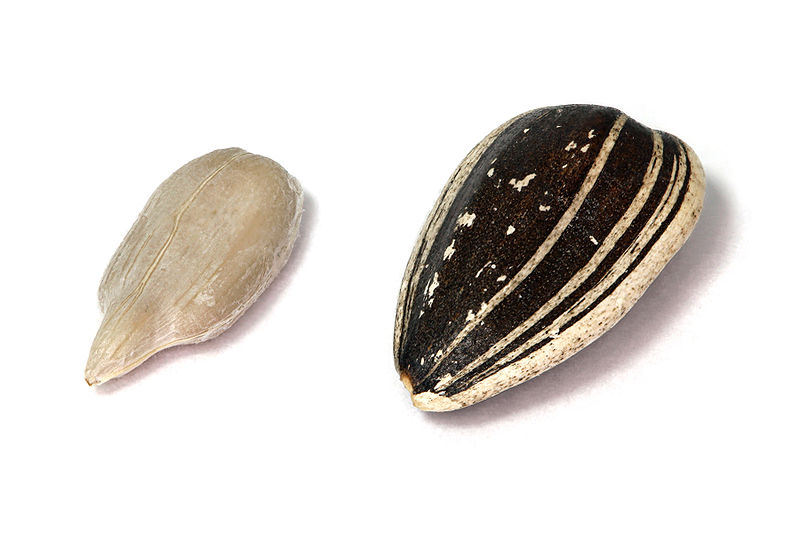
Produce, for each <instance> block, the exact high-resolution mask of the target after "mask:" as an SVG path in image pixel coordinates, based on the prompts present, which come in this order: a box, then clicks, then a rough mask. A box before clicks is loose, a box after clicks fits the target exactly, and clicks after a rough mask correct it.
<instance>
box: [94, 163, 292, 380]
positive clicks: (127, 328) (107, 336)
mask: <svg viewBox="0 0 800 533" xmlns="http://www.w3.org/2000/svg"><path fill="white" fill-rule="evenodd" d="M302 205H303V192H302V189H301V188H300V184H299V183H298V182H297V180H295V179H294V178H293V177H292V176H290V175H289V174H288V173H287V172H286V170H285V169H284V168H283V167H281V166H280V165H279V164H277V163H276V162H274V161H272V160H271V159H268V158H266V157H262V156H259V155H255V154H251V153H248V152H246V151H244V150H242V149H240V148H229V149H225V150H216V151H214V152H211V153H209V154H206V155H204V156H202V157H199V158H197V159H195V160H193V161H191V162H189V163H187V164H186V165H184V166H183V167H181V168H180V169H179V170H178V171H176V172H175V173H174V174H173V175H172V176H170V177H169V178H168V179H167V180H166V181H164V182H163V183H162V184H161V185H160V186H159V187H158V188H157V189H156V191H155V192H154V193H153V195H152V196H151V197H150V200H149V201H148V202H147V205H146V206H145V207H144V210H143V211H142V212H141V214H140V215H139V218H138V219H137V220H136V222H135V223H134V224H133V227H132V228H131V229H130V231H129V232H128V234H127V236H126V237H125V239H124V240H123V241H122V244H120V246H119V248H118V249H117V252H116V253H115V254H114V257H113V258H112V259H111V262H110V263H109V265H108V268H107V269H106V272H105V275H104V276H103V280H102V282H101V284H100V290H99V300H100V307H101V309H102V310H103V312H104V313H105V315H104V317H103V321H102V323H101V325H100V329H99V331H98V332H97V336H96V337H95V340H94V343H93V344H92V347H91V350H90V354H89V360H88V362H87V364H86V370H85V378H86V382H87V383H89V385H95V384H98V383H103V382H105V381H107V380H109V379H112V378H115V377H118V376H120V375H122V374H125V373H126V372H129V371H130V370H132V369H133V368H135V367H137V366H138V365H140V364H141V363H143V362H144V361H145V360H146V359H148V358H149V357H150V356H152V355H154V354H155V353H157V352H159V351H161V350H164V349H165V348H169V347H171V346H176V345H179V344H190V343H198V342H203V341H205V340H208V339H211V338H213V337H216V336H217V335H219V334H220V333H222V332H223V331H225V330H226V329H228V328H229V327H230V326H231V325H233V323H234V322H235V321H236V320H237V319H238V318H239V317H240V316H241V315H242V313H244V312H245V311H246V310H247V308H248V307H250V305H252V304H253V302H255V300H256V298H258V296H259V295H260V294H261V293H262V292H263V291H264V289H265V288H266V287H267V286H268V285H269V284H270V282H271V281H272V280H273V278H274V277H275V276H276V275H277V273H278V272H279V271H280V270H281V268H283V266H284V264H286V261H287V260H288V258H289V254H290V253H291V250H292V247H293V245H294V241H295V239H296V237H297V232H298V228H299V225H300V217H301V213H302Z"/></svg>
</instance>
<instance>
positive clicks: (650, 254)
mask: <svg viewBox="0 0 800 533" xmlns="http://www.w3.org/2000/svg"><path fill="white" fill-rule="evenodd" d="M703 192H704V173H703V168H702V166H701V165H700V161H699V160H698V159H697V156H696V155H695V154H694V152H693V151H692V149H691V148H689V147H688V146H687V145H686V144H685V143H684V142H682V141H681V140H680V139H678V138H677V137H674V136H673V135H670V134H668V133H664V132H659V131H655V130H651V129H649V128H647V127H645V126H643V125H641V124H639V123H638V122H636V121H634V120H632V119H630V118H628V117H627V116H626V115H624V114H623V113H621V112H620V111H618V110H616V109H611V108H607V107H599V106H589V105H570V106H563V107H550V108H542V109H536V110H534V111H530V112H528V113H525V114H522V115H520V116H518V117H515V118H513V119H511V120H509V121H508V122H506V123H505V124H503V125H501V126H500V127H499V128H497V129H495V130H494V131H493V132H491V133H490V134H489V135H488V136H487V137H486V138H485V139H483V140H482V141H481V142H480V143H479V144H478V145H477V146H476V147H475V148H474V149H473V150H472V151H471V152H470V153H469V154H468V155H467V157H466V158H465V159H464V160H463V161H462V162H461V164H460V165H459V167H458V168H457V169H456V171H455V173H454V174H453V175H452V177H451V178H450V180H449V181H448V183H447V185H446V186H445V188H444V190H443V191H442V193H441V195H440V196H439V199H438V200H437V202H436V204H435V205H434V208H433V210H432V211H431V213H430V215H429V216H428V220H427V222H426V223H425V225H424V226H423V229H422V231H421V233H420V236H419V239H418V240H417V243H416V245H415V248H414V251H413V253H412V254H411V258H410V260H409V262H408V266H407V268H406V272H405V277H404V279H403V284H402V287H401V291H400V297H399V301H398V308H397V316H396V321H395V335H394V354H395V366H396V368H397V370H398V372H399V373H400V377H401V380H402V382H403V384H404V385H405V386H406V388H407V389H408V390H409V392H410V393H411V397H412V400H413V402H414V405H416V406H417V407H418V408H420V409H423V410H428V411H449V410H453V409H459V408H462V407H466V406H468V405H472V404H474V403H476V402H480V401H482V400H485V399H486V398H489V397H491V396H494V395H496V394H498V393H500V392H502V391H504V390H506V389H508V388H510V387H513V386H514V385H517V384H519V383H522V382H524V381H526V380H528V379H530V378H532V377H534V376H537V375H538V374H541V373H542V372H544V371H546V370H548V369H549V368H552V367H553V366H555V365H557V364H558V363H560V362H562V361H564V360H565V359H567V358H568V357H570V356H571V355H573V354H574V353H576V352H577V351H578V350H580V349H581V348H583V347H585V346H586V345H588V344H589V343H591V342H592V341H593V340H594V339H596V338H597V337H599V336H600V335H602V334H603V333H604V332H606V331H607V330H608V329H609V328H611V327H612V326H613V325H614V324H615V323H616V322H617V321H618V320H619V319H620V318H622V316H623V315H624V314H625V313H626V312H628V310H629V309H630V308H631V306H633V304H634V303H635V302H636V301H637V300H638V299H639V297H640V296H641V295H642V294H643V293H644V291H645V289H647V287H648V286H649V285H650V283H651V282H652V281H653V279H654V278H655V277H656V276H657V275H658V273H659V272H660V271H661V269H662V268H664V266H665V265H666V263H667V262H668V261H669V259H670V258H671V257H672V256H673V255H674V254H675V253H676V252H677V251H678V249H679V248H680V247H681V245H682V244H683V243H684V242H685V240H686V239H687V237H688V236H689V233H690V232H691V231H692V228H693V227H694V225H695V222H696V221H697V217H698V215H699V213H700V209H701V207H702V203H703Z"/></svg>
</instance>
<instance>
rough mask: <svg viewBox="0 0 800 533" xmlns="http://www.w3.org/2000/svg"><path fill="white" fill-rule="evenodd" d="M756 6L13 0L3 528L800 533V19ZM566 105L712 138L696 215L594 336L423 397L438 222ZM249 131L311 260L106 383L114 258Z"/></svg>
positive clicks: (6, 23) (0, 87) (0, 117)
mask: <svg viewBox="0 0 800 533" xmlns="http://www.w3.org/2000/svg"><path fill="white" fill-rule="evenodd" d="M9 4H10V3H9ZM738 4H739V3H736V2H725V3H723V2H720V3H718V4H712V3H706V4H704V3H700V2H678V1H672V2H658V3H654V2H635V3H634V2H631V3H619V2H600V1H595V2H577V1H576V2H548V3H546V4H535V3H533V2H520V3H518V4H513V3H504V2H489V1H486V2H481V3H476V4H469V3H463V2H460V3H457V4H455V3H454V4H451V5H443V4H442V5H439V4H436V3H433V2H420V3H416V2H396V3H391V4H389V3H382V2H369V3H363V4H357V3H349V2H329V3H320V4H304V3H300V2H281V3H266V2H265V3H253V4H239V3H236V2H213V3H210V2H191V3H186V4H183V5H178V4H170V3H167V2H155V3H148V2H138V3H135V4H134V3H130V4H129V5H127V6H123V5H121V3H114V2H98V3H96V4H90V3H85V2H58V3H55V2H54V3H51V4H47V3H39V2H17V3H15V5H8V4H4V5H3V7H2V8H1V11H0V57H1V58H2V71H1V72H0V76H1V77H2V80H0V150H1V151H2V166H1V167H0V168H2V176H1V177H0V179H2V184H3V188H2V191H3V195H2V210H0V217H1V220H0V222H1V223H2V224H1V225H0V228H2V229H1V230H0V231H2V236H1V237H2V250H3V252H2V263H1V264H0V268H2V287H3V295H2V308H1V310H0V312H1V313H2V325H3V326H2V328H3V329H2V335H3V344H2V348H0V351H1V352H2V353H1V354H0V380H2V384H1V385H0V424H1V426H0V427H1V428H2V436H1V437H0V530H3V531H9V532H16V531H75V530H78V529H80V530H82V531H101V530H103V531H106V530H108V531H264V530H272V531H406V532H407V531H416V530H423V531H437V532H438V531H504V530H512V528H513V529H520V530H531V531H532V530H537V531H734V530H741V531H770V532H771V531H798V528H800V521H798V518H797V508H796V506H797V502H798V496H799V494H798V476H800V468H798V459H797V455H798V449H799V446H800V439H798V436H797V425H798V413H797V411H798V405H800V404H799V403H798V402H799V401H800V393H798V386H797V375H798V371H799V370H800V363H798V348H797V345H796V343H795V337H796V330H797V325H796V323H797V319H798V311H797V304H796V302H797V299H798V296H800V295H799V294H798V283H797V268H796V261H794V251H795V249H796V241H797V238H798V224H797V218H796V214H797V211H798V210H799V209H800V206H798V193H800V188H799V187H798V178H799V177H800V176H798V171H797V158H798V152H800V142H798V138H800V121H798V119H800V116H798V115H799V114H798V89H800V87H798V82H797V73H798V59H797V58H798V51H799V50H800V44H799V43H798V38H797V29H796V27H795V25H796V22H797V20H798V17H797V13H791V12H790V8H789V7H788V6H790V5H791V3H790V2H785V3H779V2H770V1H761V2H755V3H748V5H750V6H751V7H749V8H748V9H744V8H741V7H737V5H738ZM567 103H595V104H604V105H611V106H614V107H618V108H620V109H622V110H624V111H625V112H626V113H628V114H629V115H630V116H632V117H633V118H634V119H636V120H639V121H640V122H643V123H644V124H647V125H649V126H652V127H655V128H658V129H662V130H666V131H669V132H672V133H674V134H676V135H678V136H680V137H681V138H683V139H684V140H685V141H686V142H687V143H689V144H690V145H691V146H692V147H693V148H694V149H695V151H696V152H697V153H698V154H699V156H700V158H701V160H702V161H703V163H704V165H705V168H706V172H707V196H706V205H705V208H704V210H703V213H702V216H701V218H700V221H699V223H698V225H697V228H696V230H695V232H694V234H693V236H692V237H691V238H690V240H689V241H688V242H687V244H686V245H685V247H684V248H683V249H682V250H681V251H680V253H679V254H678V255H677V256H676V257H675V258H674V259H673V261H672V262H671V263H670V264H669V265H668V266H667V268H666V269H665V270H664V272H663V273H662V275H661V276H660V277H659V278H658V279H657V280H656V281H655V283H654V284H653V285H652V287H651V288H650V289H649V290H648V292H647V293H646V294H645V296H644V297H643V298H642V299H641V301H640V302H639V303H638V304H637V305H636V306H635V307H634V308H633V310H632V311H631V312H630V313H629V315H628V316H627V317H626V318H625V319H623V320H622V321H621V322H620V323H619V324H618V325H617V326H616V327H615V328H614V329H613V330H611V331H610V332H609V333H607V334H606V335H604V336H603V337H602V338H601V339H600V340H598V341H597V342H596V343H594V344H593V345H592V346H590V347H589V348H587V349H585V350H584V351H583V352H582V353H581V354H579V355H577V356H575V357H574V358H572V359H571V360H569V361H568V362H566V363H564V364H562V365H561V366H559V367H557V368H555V369H554V370H552V371H550V372H548V373H546V374H545V375H543V376H541V377H538V378H536V379H534V380H533V381H530V382H528V383H526V384H524V385H522V386H519V387H517V388H515V389H513V390H510V391H508V392H506V393H504V394H501V395H500V396H498V397H496V398H494V399H491V400H489V401H486V402H484V403H482V404H479V405H477V406H474V407H470V408H468V409H465V410H463V411H459V412H454V413H449V414H426V413H422V412H420V411H417V410H416V409H415V408H414V407H412V405H411V403H410V401H409V398H408V395H407V393H406V391H405V389H404V388H403V386H402V385H401V383H400V381H399V380H398V378H397V375H396V373H395V370H394V367H393V362H392V330H393V321H394V310H395V304H396V298H397V293H398V290H399V286H400V281H401V278H402V275H403V270H404V268H405V264H406V261H407V259H408V255H409V253H410V252H411V249H412V246H413V243H414V240H415V239H416V235H417V232H418V230H419V228H420V226H421V225H422V223H423V221H424V219H425V216H426V214H427V212H428V210H429V209H430V207H431V206H432V204H433V202H434V200H435V198H436V196H437V195H438V192H439V190H440V189H441V187H442V186H443V185H444V183H445V181H446V180H447V178H448V177H449V175H450V173H451V172H452V171H453V169H454V168H455V167H456V165H457V164H458V162H459V161H460V160H461V158H462V157H463V156H464V155H466V153H467V151H468V150H469V149H470V148H471V147H472V146H473V145H474V144H475V143H477V142H478V141H479V140H480V139H481V138H482V137H483V136H484V135H485V134H486V133H488V132H489V131H490V130H491V129H492V128H494V127H495V126H497V125H498V124H500V123H502V122H503V121H505V120H506V119H508V118H510V117H512V116H514V115H516V114H518V113H520V112H523V111H526V110H528V109H532V108H536V107H542V106H548V105H558V104H567ZM228 146H241V147H243V148H245V149H247V150H250V151H253V152H256V153H260V154H263V155H266V156H269V157H271V158H273V159H275V160H276V161H278V162H280V163H281V164H282V165H283V166H285V167H286V168H287V169H288V170H289V171H290V172H291V173H292V174H294V175H295V176H297V177H298V179H299V180H300V181H301V183H302V184H303V186H304V187H305V190H306V212H305V215H304V219H303V223H302V228H301V231H302V235H301V236H300V239H299V241H298V244H297V247H296V250H295V252H294V254H293V256H292V258H291V260H290V263H289V264H288V266H287V267H286V269H285V270H284V271H283V272H282V273H281V275H280V276H279V278H278V279H277V280H276V282H275V283H274V285H273V286H272V287H270V289H268V291H267V293H265V294H264V296H263V297H262V298H261V299H260V300H259V301H258V302H257V304H256V305H255V306H254V307H253V308H252V309H251V310H250V311H249V312H248V313H247V314H246V315H245V316H244V317H243V318H242V319H241V320H240V321H239V323H237V324H236V325H235V326H234V327H233V328H232V329H231V330H230V331H229V332H227V333H225V334H224V335H223V336H222V337H220V338H218V339H217V340H214V341H211V342H208V343H206V344H202V345H197V346H192V347H182V348H176V349H172V350H169V351H168V352H164V353H161V354H159V355H157V356H155V357H154V358H152V359H151V360H149V361H148V362H147V363H145V364H144V365H142V366H141V367H140V368H138V369H136V370H135V371H133V372H131V373H130V374H129V375H127V376H126V377H123V378H120V379H117V380H115V381H113V382H110V383H108V384H106V385H103V386H100V387H97V388H91V389H90V388H89V387H87V386H86V383H84V381H83V367H84V364H85V360H86V357H87V355H88V348H89V345H90V344H91V341H92V339H93V337H94V334H95V331H96V328H97V326H98V325H99V322H100V312H99V309H98V305H97V301H96V289H97V285H98V282H99V280H100V277H101V275H102V273H103V270H104V268H105V266H106V263H107V261H108V260H109V258H110V257H111V255H112V253H113V252H114V250H115V249H116V246H117V245H118V243H119V242H120V240H121V239H122V237H123V236H124V234H125V233H126V231H127V230H128V228H129V226H130V224H132V223H133V221H134V219H135V218H136V215H137V214H138V212H139V210H140V209H141V208H142V207H143V206H144V203H145V201H146V200H147V198H148V197H149V195H150V193H151V192H152V191H153V190H154V189H155V187H156V186H157V185H158V184H159V183H160V182H161V181H162V180H163V179H165V178H166V177H167V176H169V174H170V173H172V171H174V170H175V169H177V168H178V167H180V166H181V165H183V164H184V163H186V162H187V161H189V160H190V159H192V158H194V157H197V156H199V155H201V154H204V153H206V152H208V151H211V150H213V149H216V148H223V147H228Z"/></svg>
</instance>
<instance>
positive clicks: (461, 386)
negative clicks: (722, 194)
mask: <svg viewBox="0 0 800 533" xmlns="http://www.w3.org/2000/svg"><path fill="white" fill-rule="evenodd" d="M660 133H661V135H662V136H663V137H664V140H665V146H666V143H667V142H668V140H669V142H671V143H673V144H674V145H676V146H677V145H678V143H681V141H679V140H678V139H677V138H675V137H674V136H672V135H670V134H667V133H663V132H660ZM683 154H684V156H685V157H686V168H685V171H684V176H683V179H684V181H683V184H682V187H681V191H680V192H679V193H678V198H677V199H676V201H675V204H674V205H673V207H672V210H671V211H670V213H669V215H668V216H667V218H666V219H665V220H664V222H663V223H662V224H661V226H659V228H658V229H657V230H656V232H655V233H654V235H653V236H652V237H651V239H650V240H649V241H648V242H647V244H646V245H645V246H644V247H643V248H642V250H641V251H640V252H639V254H638V255H637V256H636V258H635V259H634V261H633V262H632V263H631V265H630V266H629V267H628V269H627V270H626V271H625V272H624V273H623V274H622V275H620V276H619V277H618V278H617V280H616V281H615V282H614V283H613V284H612V285H611V286H610V287H609V288H608V289H607V290H606V291H604V292H603V293H602V294H601V295H600V296H599V297H598V298H597V299H596V300H595V301H594V302H592V303H591V304H590V305H589V306H588V307H587V308H586V309H585V310H583V311H581V312H580V313H578V314H577V315H576V316H574V317H573V318H572V319H571V320H570V321H568V322H567V323H566V324H565V325H564V327H563V328H562V332H563V331H566V330H567V329H569V328H570V327H571V326H572V325H574V324H575V323H577V322H578V321H579V320H580V319H581V318H583V317H584V316H586V315H587V314H588V313H590V312H591V311H592V310H593V309H594V308H595V307H597V305H599V304H600V302H602V301H603V300H605V299H606V298H607V297H608V296H609V295H610V294H612V293H613V292H614V291H615V290H616V289H617V287H619V285H620V284H621V283H622V282H623V281H624V280H625V279H626V278H627V276H628V274H630V273H631V272H633V270H635V268H636V267H637V265H638V264H639V263H641V261H642V260H643V259H644V258H645V257H646V256H647V253H648V252H649V251H650V249H651V248H652V247H653V246H654V245H655V243H656V242H658V240H659V238H660V237H661V235H662V234H663V233H664V231H666V229H667V228H668V227H669V225H670V223H671V222H672V220H673V219H674V218H675V215H676V214H677V213H678V211H680V208H681V206H682V205H683V199H684V196H685V195H686V191H687V189H688V187H689V182H690V179H689V178H690V176H691V174H692V169H691V160H690V159H689V157H688V154H686V150H685V148H684V149H683ZM666 160H667V159H666V150H665V161H666ZM670 169H671V165H670ZM662 170H663V168H662ZM678 177H679V176H677V175H676V180H675V181H677V178H678ZM669 189H670V190H671V189H672V187H669ZM670 190H668V191H667V193H666V194H669V192H670ZM552 340H553V339H550V338H548V339H545V340H543V341H542V342H540V343H537V344H536V345H534V346H532V347H531V348H530V349H528V350H526V351H525V352H523V353H521V354H520V355H519V356H517V357H516V358H514V359H513V360H510V361H508V362H507V363H506V364H505V365H503V367H499V368H496V369H490V370H489V371H485V372H483V373H480V374H477V373H476V374H473V375H472V379H470V380H469V381H468V382H467V381H461V382H460V383H458V384H455V383H454V384H452V385H451V386H450V387H448V388H447V389H446V391H445V395H447V396H451V395H453V394H457V393H458V392H461V391H463V390H466V389H468V388H469V387H470V386H472V385H474V384H475V383H477V382H478V381H481V380H483V379H485V378H486V377H488V376H490V375H492V374H494V373H496V372H498V371H499V370H500V369H501V368H505V367H506V366H508V365H511V364H513V363H515V362H517V361H519V360H521V359H524V358H525V357H528V356H529V355H530V354H531V353H533V352H535V351H537V350H539V349H541V348H542V347H544V346H545V345H547V344H548V343H550V342H551V341H552Z"/></svg>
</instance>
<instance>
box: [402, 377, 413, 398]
mask: <svg viewBox="0 0 800 533" xmlns="http://www.w3.org/2000/svg"><path fill="white" fill-rule="evenodd" d="M400 381H402V382H403V386H404V387H405V388H406V390H407V391H408V392H409V393H410V394H411V395H412V396H413V395H414V385H413V384H412V383H411V378H410V377H409V375H408V374H407V373H406V372H400Z"/></svg>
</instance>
